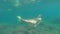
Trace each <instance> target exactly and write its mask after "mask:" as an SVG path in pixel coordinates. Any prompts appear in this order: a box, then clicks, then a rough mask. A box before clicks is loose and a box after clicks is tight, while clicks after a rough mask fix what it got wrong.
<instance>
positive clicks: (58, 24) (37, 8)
mask: <svg viewBox="0 0 60 34" xmlns="http://www.w3.org/2000/svg"><path fill="white" fill-rule="evenodd" d="M16 1H17V0H8V1H6V0H5V1H4V0H0V30H1V31H0V34H5V33H6V34H19V33H20V34H40V33H41V34H44V33H46V34H53V33H54V34H60V33H59V31H60V2H59V0H41V1H40V0H36V1H35V2H34V3H32V2H30V1H28V2H26V3H24V2H23V1H22V0H19V1H20V2H19V4H20V3H21V4H22V5H21V6H18V7H17V6H15V5H16ZM38 1H40V2H38ZM29 2H30V3H29ZM39 14H41V15H42V23H41V24H39V25H38V26H37V27H36V28H33V27H32V26H30V27H29V24H25V23H21V22H20V23H17V22H18V19H17V16H22V17H23V18H34V17H37V16H38V15H39ZM19 30H22V31H21V32H23V33H21V32H20V31H19ZM5 31H6V32H5ZM26 31H28V32H27V33H26ZM29 31H31V32H33V33H31V32H29ZM15 32H17V33H15ZM43 32H44V33H43Z"/></svg>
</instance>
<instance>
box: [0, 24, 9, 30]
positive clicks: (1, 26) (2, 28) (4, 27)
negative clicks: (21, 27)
mask: <svg viewBox="0 0 60 34" xmlns="http://www.w3.org/2000/svg"><path fill="white" fill-rule="evenodd" d="M7 28H8V27H7V26H5V25H0V30H5V29H7Z"/></svg>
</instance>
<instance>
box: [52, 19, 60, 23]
mask: <svg viewBox="0 0 60 34" xmlns="http://www.w3.org/2000/svg"><path fill="white" fill-rule="evenodd" d="M52 23H53V24H60V18H55V19H53V20H52Z"/></svg>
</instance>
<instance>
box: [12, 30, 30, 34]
mask: <svg viewBox="0 0 60 34" xmlns="http://www.w3.org/2000/svg"><path fill="white" fill-rule="evenodd" d="M12 34H29V32H28V31H23V30H19V31H13V32H12Z"/></svg>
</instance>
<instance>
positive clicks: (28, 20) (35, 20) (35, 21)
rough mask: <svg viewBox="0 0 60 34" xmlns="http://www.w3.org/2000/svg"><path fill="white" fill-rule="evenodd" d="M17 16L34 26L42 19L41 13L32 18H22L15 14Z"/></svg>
mask: <svg viewBox="0 0 60 34" xmlns="http://www.w3.org/2000/svg"><path fill="white" fill-rule="evenodd" d="M17 18H18V20H19V21H23V22H26V23H31V24H34V27H36V26H37V25H38V24H39V23H41V20H42V18H41V15H38V17H37V18H32V19H23V18H22V17H21V16H17Z"/></svg>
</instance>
